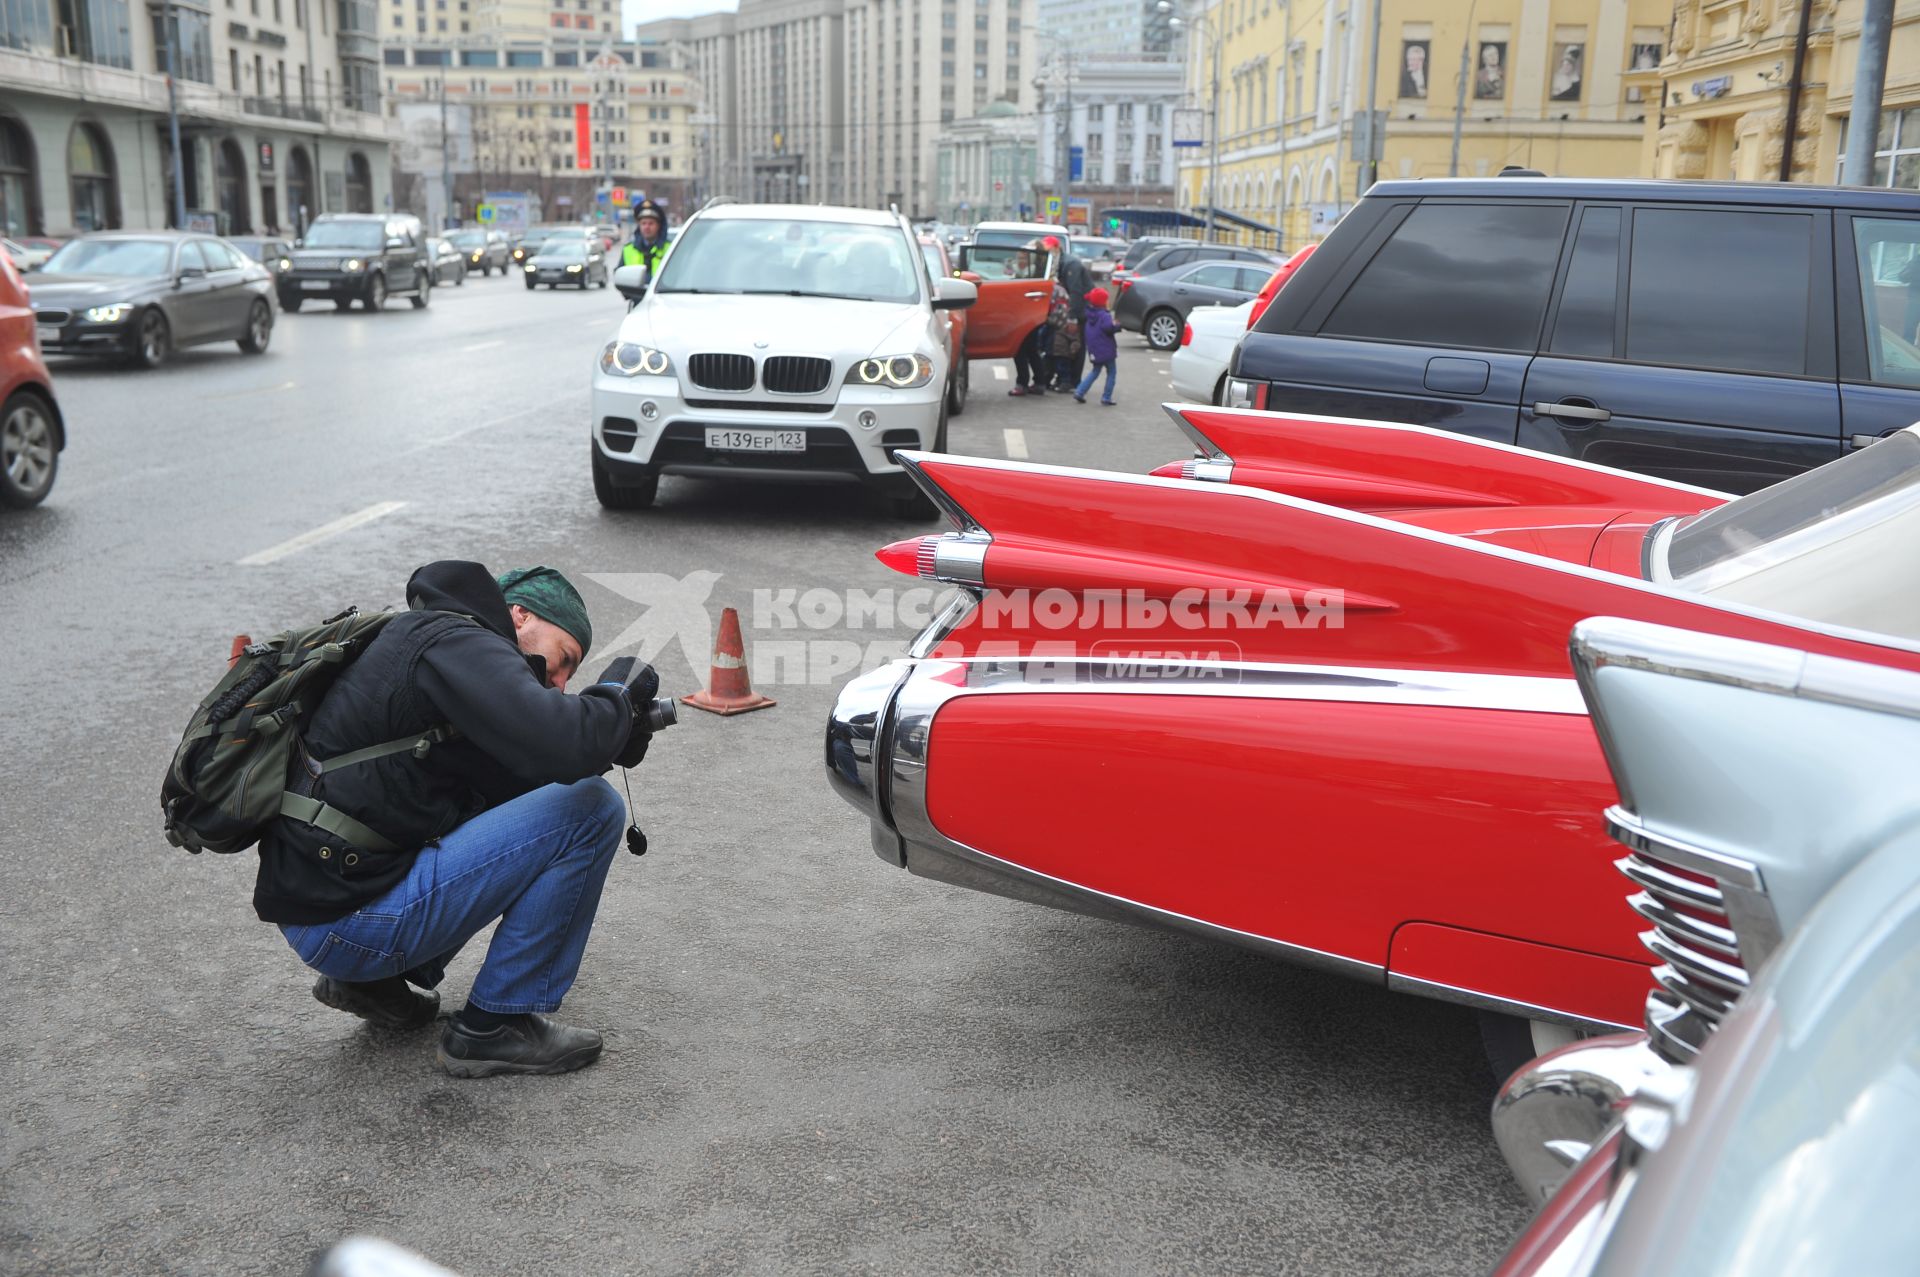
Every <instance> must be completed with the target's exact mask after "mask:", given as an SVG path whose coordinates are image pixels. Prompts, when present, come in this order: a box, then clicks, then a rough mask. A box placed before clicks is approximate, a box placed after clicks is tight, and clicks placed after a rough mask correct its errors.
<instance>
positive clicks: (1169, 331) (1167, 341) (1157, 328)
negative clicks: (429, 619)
mask: <svg viewBox="0 0 1920 1277" xmlns="http://www.w3.org/2000/svg"><path fill="white" fill-rule="evenodd" d="M1179 338H1180V334H1179V332H1178V331H1176V330H1175V329H1174V326H1173V321H1172V320H1171V319H1168V318H1167V317H1166V316H1165V315H1162V316H1160V318H1158V319H1156V320H1154V321H1153V344H1154V345H1156V346H1171V345H1173V343H1174V342H1176V341H1178V340H1179Z"/></svg>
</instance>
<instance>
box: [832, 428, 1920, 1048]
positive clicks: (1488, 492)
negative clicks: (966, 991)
mask: <svg viewBox="0 0 1920 1277" xmlns="http://www.w3.org/2000/svg"><path fill="white" fill-rule="evenodd" d="M1170 411H1171V412H1173V414H1174V416H1175V418H1176V420H1178V421H1179V422H1180V424H1181V425H1182V426H1183V428H1184V429H1186V430H1187V431H1188V433H1189V434H1190V435H1191V436H1192V437H1193V438H1194V440H1195V441H1196V443H1197V444H1198V445H1199V455H1198V456H1197V457H1195V458H1194V459H1192V460H1188V461H1184V462H1180V463H1175V464H1174V465H1172V466H1171V467H1168V468H1167V470H1166V471H1163V472H1157V473H1156V474H1154V475H1130V474H1117V473H1108V472H1101V471H1092V470H1075V469H1064V468H1060V467H1052V466H1040V465H1032V464H1025V463H1016V462H1006V461H996V460H986V459H981V458H972V457H958V456H935V455H926V454H912V453H905V454H902V461H903V463H904V464H905V465H907V466H908V468H909V469H910V470H912V471H913V472H914V474H915V476H916V478H917V479H918V481H919V482H920V483H921V484H922V486H923V487H924V489H925V491H926V492H927V494H928V495H929V496H930V497H932V498H933V499H934V501H935V502H936V503H937V504H938V505H939V506H940V508H941V509H942V511H943V512H944V513H946V514H947V515H948V516H949V517H950V518H951V520H952V522H953V524H954V528H955V530H954V531H952V532H949V533H945V534H942V535H937V536H927V537H921V538H916V539H914V540H910V541H903V542H899V543H897V544H895V545H891V546H888V547H886V548H885V549H883V550H881V551H880V555H879V557H880V558H881V559H882V560H883V561H884V562H886V563H888V564H890V565H891V566H893V567H895V568H897V569H899V570H900V571H902V572H906V573H909V574H911V575H915V576H918V577H921V578H925V579H929V580H937V581H944V582H949V583H952V584H954V585H957V586H959V587H960V589H959V591H958V592H957V594H956V596H955V598H954V599H953V601H952V603H951V605H950V606H949V607H948V608H947V610H946V611H945V612H944V613H943V614H942V615H941V616H940V617H939V618H938V619H937V620H936V622H935V623H934V624H933V625H932V626H931V627H930V628H929V629H928V630H927V631H925V632H924V633H923V634H921V635H920V637H919V639H918V640H917V642H916V643H915V645H914V646H913V648H912V651H911V657H910V659H908V660H906V661H903V662H898V663H895V664H893V665H890V666H888V667H886V668H884V669H882V670H878V671H875V672H874V673H872V674H869V675H866V676H863V677H861V678H859V679H856V680H854V681H853V682H852V683H850V684H848V685H847V687H846V688H845V689H844V690H843V692H842V694H841V696H840V699H839V703H838V704H837V706H836V707H835V710H834V712H833V714H832V716H831V719H830V722H829V725H828V732H827V754H826V761H827V767H828V772H829V776H830V778H831V779H832V781H833V783H834V784H835V785H836V787H837V788H839V789H840V791H841V792H842V793H843V794H845V796H847V797H848V798H849V799H850V800H851V801H852V802H853V803H854V804H855V806H857V807H858V808H860V809H861V810H862V811H863V812H864V813H865V814H866V815H867V816H868V817H869V818H870V820H871V822H872V835H873V845H874V847H875V849H876V851H878V853H879V854H880V856H881V857H882V858H883V859H885V860H887V861H889V862H891V863H893V864H896V865H902V866H904V867H906V868H907V869H909V870H911V871H913V872H914V873H917V874H921V875H924V876H926V877H930V878H937V879H943V880H946V881H949V882H955V883H959V884H961V885H965V886H969V887H974V888H977V889H981V890H986V891H993V892H997V893H1000V894H1004V895H1008V896H1013V897H1016V898H1020V899H1026V900H1033V901H1038V902H1041V903H1045V904H1050V905H1054V906H1057V907H1062V908H1068V909H1074V910H1079V911H1083V912H1087V913H1094V914H1100V915H1105V916H1109V917H1114V918H1121V919H1126V920H1129V921H1135V922H1146V923H1151V924H1157V925H1161V926H1166V927H1173V928H1177V929H1181V930H1184V931H1189V932H1193V933H1197V934H1200V935H1204V936H1209V937H1213V938H1217V939H1221V940H1226V941H1230V942H1233V943H1237V944H1241V945H1246V946H1250V947H1252V948H1255V949H1258V950H1261V951H1264V952H1267V953H1271V954H1274V955H1276V956H1279V957H1282V958H1286V959H1290V960H1293V961H1298V962H1302V963H1306V964H1309V965H1312V966H1317V967H1322V968H1326V969H1330V970H1334V971H1340V972H1344V973H1346V974H1349V975H1353V976H1357V977H1360V978H1362V979H1366V980H1371V981H1374V982H1384V983H1386V984H1387V985H1388V986H1389V987H1392V988H1396V989H1402V990H1405V991H1408V992H1415V993H1424V994H1428V995H1432V996H1435V997H1440V998H1446V999H1451V1000H1454V1001H1458V1002H1464V1003H1467V1004H1469V1005H1473V1006H1477V1007H1480V1008H1483V1009H1487V1010H1492V1011H1496V1012H1505V1013H1509V1014H1511V1015H1512V1016H1516V1017H1522V1018H1524V1019H1525V1020H1531V1021H1534V1022H1535V1023H1536V1024H1537V1023H1540V1022H1557V1023H1559V1024H1562V1025H1572V1026H1577V1027H1588V1028H1591V1027H1600V1026H1616V1025H1633V1024H1635V1023H1636V1022H1637V1021H1638V1019H1639V1016H1640V1012H1641V1010H1642V1008H1643V1005H1644V1001H1645V997H1646V993H1647V990H1648V988H1649V987H1650V984H1649V958H1648V955H1647V953H1646V951H1645V950H1644V949H1643V948H1642V947H1641V945H1640V943H1639V941H1638V939H1637V935H1638V933H1639V932H1640V931H1641V930H1642V929H1643V926H1644V924H1643V923H1642V921H1641V920H1640V919H1639V918H1638V917H1636V915H1635V914H1634V913H1633V912H1632V911H1631V910H1629V908H1628V907H1627V905H1626V903H1625V901H1624V899H1623V895H1622V892H1621V891H1620V888H1619V878H1618V875H1617V872H1616V870H1615V869H1614V867H1613V862H1614V860H1615V859H1616V857H1617V856H1618V854H1619V849H1618V847H1617V846H1615V845H1614V844H1613V843H1612V842H1611V841H1610V840H1609V838H1608V836H1607V832H1606V829H1605V827H1604V825H1603V822H1602V818H1601V815H1600V813H1601V812H1602V811H1603V810H1604V809H1605V808H1607V807H1608V806H1609V805H1610V804H1611V803H1613V802H1614V801H1615V799H1616V795H1615V792H1614V789H1613V783H1612V781H1611V779H1610V778H1609V775H1608V772H1607V768H1606V765H1605V763H1604V761H1603V759H1602V756H1601V751H1600V748H1599V745H1598V743H1597V740H1596V737H1595V724H1594V723H1592V722H1591V721H1590V720H1589V719H1588V717H1587V711H1586V708H1585V706H1584V704H1583V703H1582V701H1581V698H1580V695H1579V693H1578V690H1577V688H1576V686H1575V684H1574V681H1573V678H1572V673H1571V668H1570V666H1569V663H1568V656H1567V641H1568V635H1569V633H1570V631H1571V630H1572V628H1573V626H1574V624H1575V623H1576V622H1578V621H1580V620H1581V619H1583V618H1585V617H1588V616H1593V615H1596V614H1604V615H1612V616H1620V617H1632V618H1637V619H1642V620H1647V621H1653V622H1659V623H1664V624H1668V625H1674V626H1680V627H1685V628H1688V629H1693V630H1700V631H1706V632H1711V633H1717V634H1725V635H1730V636H1735V637H1741V638H1752V639H1758V640H1762V641H1772V642H1787V643H1791V644H1792V645H1793V646H1796V647H1800V648H1803V649H1806V650H1809V651H1816V652H1826V653H1831V654H1834V655H1841V656H1850V657H1854V658H1856V659H1861V660H1867V661H1873V662H1878V663H1881V664H1884V665H1889V666H1898V667H1902V668H1907V669H1920V643H1916V642H1914V639H1915V638H1916V637H1920V579H1916V578H1920V553H1915V552H1914V551H1913V549H1912V547H1913V546H1914V545H1916V544H1920V541H1916V540H1915V531H1916V530H1915V529H1913V528H1908V527H1905V526H1904V525H1902V526H1898V527H1894V528H1892V529H1889V528H1888V527H1885V526H1882V524H1881V523H1880V522H1876V520H1877V519H1878V513H1877V512H1878V511H1879V510H1880V505H1879V504H1878V503H1877V501H1876V498H1877V497H1878V496H1880V495H1881V494H1882V493H1884V492H1885V491H1886V490H1887V485H1888V484H1889V483H1891V482H1893V481H1894V479H1893V478H1892V477H1890V476H1907V478H1902V479H1901V480H1900V481H1901V482H1906V481H1907V479H1908V478H1911V476H1913V475H1916V474H1920V427H1915V428H1913V429H1910V430H1908V431H1905V432H1902V433H1900V434H1898V435H1895V436H1893V437H1891V438H1890V439H1889V440H1887V441H1885V442H1882V443H1877V444H1875V445H1873V446H1872V447H1871V448H1868V449H1865V450H1863V451H1861V452H1859V453H1857V454H1855V455H1852V456H1849V457H1847V458H1844V459H1842V460H1840V461H1837V462H1835V463H1833V464H1831V465H1829V466H1826V467H1823V468H1821V469H1819V470H1815V471H1810V472H1808V473H1807V474H1805V475H1802V476H1799V477H1797V478H1795V479H1792V480H1789V481H1788V482H1786V483H1783V484H1779V485H1776V486H1775V487H1773V488H1769V489H1766V490H1763V491H1761V492H1758V493H1755V494H1753V495H1751V496H1747V497H1742V498H1739V499H1738V500H1734V501H1730V500H1729V499H1728V498H1726V497H1725V496H1724V495H1722V494H1720V493H1715V492H1709V491H1705V490H1702V489H1698V488H1692V487H1688V486H1685V485H1682V484H1676V483H1671V482H1666V481H1663V480H1658V479H1650V478H1646V477H1643V476H1639V475H1634V474H1628V473H1625V472H1622V471H1616V470H1609V469H1606V468H1603V467H1599V466H1594V465H1591V464H1587V463H1582V462H1578V461H1571V460H1568V459H1565V458H1559V457H1551V456H1546V455H1543V454H1540V453H1534V452H1527V451H1523V450H1521V449H1517V448H1513V447H1510V446H1506V445H1502V444H1497V443H1488V442H1484V441H1480V440H1475V439H1472V438H1467V437H1464V436H1461V435H1455V434H1450V433H1447V432H1443V431H1437V430H1430V429H1425V428H1421V427H1414V426H1399V425H1389V424H1384V423H1379V422H1358V421H1330V420H1320V419H1309V418H1298V417H1285V416H1280V415H1277V414H1271V413H1262V412H1252V411H1245V410H1233V409H1213V408H1201V407H1180V408H1175V409H1170ZM1903 536H1904V537H1905V540H1904V541H1902V540H1901V539H1900V537H1903ZM1763 797H1764V796H1762V795H1756V798H1757V799H1759V798H1763ZM1497 1023H1502V1024H1506V1025H1508V1026H1510V1027H1511V1026H1514V1025H1517V1023H1518V1022H1517V1021H1499V1022H1497ZM1517 1045H1518V1049H1520V1050H1522V1051H1523V1050H1524V1049H1525V1044H1524V1042H1521V1043H1519V1044H1517Z"/></svg>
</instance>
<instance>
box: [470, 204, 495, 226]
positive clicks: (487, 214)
mask: <svg viewBox="0 0 1920 1277" xmlns="http://www.w3.org/2000/svg"><path fill="white" fill-rule="evenodd" d="M473 215H474V216H475V217H477V218H479V219H480V220H481V221H483V222H491V221H492V220H493V205H491V204H480V205H476V206H475V207H474V210H473Z"/></svg>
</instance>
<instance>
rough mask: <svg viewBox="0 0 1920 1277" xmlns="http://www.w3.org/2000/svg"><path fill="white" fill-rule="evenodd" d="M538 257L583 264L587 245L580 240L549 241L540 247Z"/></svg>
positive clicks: (585, 258) (560, 239)
mask: <svg viewBox="0 0 1920 1277" xmlns="http://www.w3.org/2000/svg"><path fill="white" fill-rule="evenodd" d="M540 256H542V257H555V258H558V259H559V260H561V261H563V262H584V261H586V260H587V244H586V241H585V240H580V239H562V238H555V239H550V240H548V241H547V242H546V243H544V244H542V245H541V246H540Z"/></svg>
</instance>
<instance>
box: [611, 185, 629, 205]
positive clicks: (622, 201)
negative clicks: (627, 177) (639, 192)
mask: <svg viewBox="0 0 1920 1277" xmlns="http://www.w3.org/2000/svg"><path fill="white" fill-rule="evenodd" d="M613 206H614V207H615V208H625V207H626V206H627V188H626V187H624V186H616V187H614V188H613Z"/></svg>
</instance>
